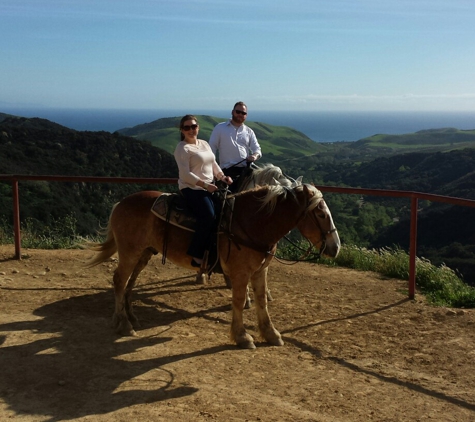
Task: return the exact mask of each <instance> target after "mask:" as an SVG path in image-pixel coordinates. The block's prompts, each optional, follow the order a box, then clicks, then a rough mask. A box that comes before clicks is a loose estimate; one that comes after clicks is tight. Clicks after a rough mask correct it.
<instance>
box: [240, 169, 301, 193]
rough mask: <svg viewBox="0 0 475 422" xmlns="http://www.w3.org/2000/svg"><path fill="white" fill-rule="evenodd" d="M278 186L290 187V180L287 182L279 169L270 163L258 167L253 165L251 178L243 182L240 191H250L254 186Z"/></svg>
mask: <svg viewBox="0 0 475 422" xmlns="http://www.w3.org/2000/svg"><path fill="white" fill-rule="evenodd" d="M279 184H280V185H282V186H289V187H290V186H291V185H292V180H289V179H288V178H287V177H286V176H284V174H283V173H282V170H281V169H280V167H277V166H275V165H274V164H271V163H266V164H262V165H259V166H257V165H254V166H253V167H252V176H251V177H250V178H249V179H246V180H245V181H244V183H243V185H242V186H241V188H240V191H244V190H248V189H252V188H254V187H256V186H265V185H279Z"/></svg>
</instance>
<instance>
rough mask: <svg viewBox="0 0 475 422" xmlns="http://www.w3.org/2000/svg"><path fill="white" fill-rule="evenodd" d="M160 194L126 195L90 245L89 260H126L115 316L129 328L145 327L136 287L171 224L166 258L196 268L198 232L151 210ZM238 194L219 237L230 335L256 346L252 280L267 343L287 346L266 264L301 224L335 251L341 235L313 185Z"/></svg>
mask: <svg viewBox="0 0 475 422" xmlns="http://www.w3.org/2000/svg"><path fill="white" fill-rule="evenodd" d="M160 195H161V192H156V191H144V192H138V193H135V194H133V195H130V196H128V197H126V198H124V199H123V200H122V201H120V202H119V203H118V204H116V206H115V207H114V208H113V210H112V213H111V216H110V219H109V222H108V226H107V238H106V240H105V241H104V242H103V243H96V244H89V245H88V246H89V248H90V249H92V250H95V251H96V252H99V253H98V254H97V255H96V256H95V257H94V258H92V259H91V261H89V263H88V264H89V265H90V266H93V265H97V264H99V263H101V262H104V261H105V260H106V259H108V258H110V257H111V256H112V255H113V254H114V253H116V252H117V253H118V257H119V263H118V266H117V269H116V270H115V272H114V277H113V281H114V291H115V303H116V304H115V312H114V316H113V321H114V325H115V327H116V330H117V332H118V333H120V334H122V335H135V334H136V333H135V331H134V328H133V326H138V320H137V318H136V316H135V315H134V312H133V307H132V299H131V296H132V289H133V287H134V285H135V282H136V280H137V277H138V275H139V274H140V272H141V271H142V270H143V268H145V266H146V265H147V263H148V261H149V260H150V258H151V257H152V255H154V254H157V253H158V252H160V251H161V250H162V248H163V240H164V235H165V233H166V232H167V231H168V236H167V237H168V245H167V258H168V259H169V260H170V261H172V262H173V263H175V264H177V265H179V266H182V267H184V268H187V269H190V270H191V269H193V268H192V267H191V260H190V257H189V256H188V255H187V254H186V250H187V248H188V245H189V243H190V240H191V232H190V231H188V230H183V229H180V228H179V227H176V226H173V225H167V223H166V222H165V221H163V220H161V219H159V218H157V217H155V216H154V215H153V214H152V213H151V212H150V209H151V207H152V205H153V203H154V201H155V200H156V198H157V197H158V196H160ZM233 196H234V199H235V201H234V208H233V209H232V210H231V208H225V212H224V213H225V218H224V220H226V221H228V222H229V223H228V225H227V228H224V229H223V230H222V232H221V233H220V235H219V236H218V252H219V261H220V265H221V268H222V270H223V273H224V274H225V275H226V276H228V277H229V278H230V279H231V281H232V322H231V339H232V340H233V341H235V342H236V344H237V345H238V346H240V347H243V348H255V345H254V341H253V338H252V337H251V336H250V335H249V334H248V333H247V332H246V330H245V328H244V325H243V319H242V313H243V309H244V302H245V296H246V287H247V284H248V282H249V280H250V281H251V284H252V287H253V290H254V297H255V300H256V312H257V319H258V326H259V331H260V334H261V336H262V338H263V339H265V340H266V341H267V342H268V343H270V344H272V345H279V346H280V345H282V344H283V341H282V339H281V336H280V334H279V332H278V331H277V330H276V329H275V328H274V326H273V324H272V322H271V320H270V317H269V314H268V311H267V298H266V284H267V270H268V267H269V265H270V263H271V261H272V259H273V254H274V253H275V251H276V248H277V242H278V241H279V239H281V238H282V237H283V236H284V235H285V234H286V233H288V232H289V230H291V229H293V228H294V227H297V228H298V229H299V230H300V232H301V233H302V234H303V235H304V236H305V237H306V238H308V239H309V240H310V241H311V242H312V243H313V245H315V247H317V248H320V249H321V251H322V253H323V254H324V255H326V256H329V257H335V256H336V255H337V254H338V252H339V249H340V239H339V237H338V233H337V231H336V228H335V226H334V224H333V219H332V217H331V214H330V212H329V210H328V207H327V206H326V204H325V202H324V200H323V196H322V193H321V192H320V191H319V190H318V189H316V188H315V187H314V186H312V185H306V184H304V185H301V184H300V185H298V186H296V187H293V188H288V187H283V186H280V185H278V186H264V187H257V188H255V189H251V190H247V191H244V192H241V193H237V194H235V195H233Z"/></svg>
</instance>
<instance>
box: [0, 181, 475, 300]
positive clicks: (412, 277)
mask: <svg viewBox="0 0 475 422" xmlns="http://www.w3.org/2000/svg"><path fill="white" fill-rule="evenodd" d="M0 180H6V181H10V182H11V183H12V189H13V220H14V221H13V223H14V236H15V258H16V259H21V234H20V201H19V188H18V182H19V181H25V180H29V181H47V182H76V183H140V184H170V185H171V184H176V183H177V182H178V179H176V178H173V179H172V178H170V179H157V178H137V177H87V176H33V175H5V174H4V175H0ZM316 187H317V188H318V189H320V190H321V191H322V192H332V193H342V194H358V195H373V196H389V197H393V198H409V199H410V200H411V226H410V233H409V239H410V241H409V280H408V281H409V285H408V288H409V298H410V299H414V297H415V291H416V249H417V208H418V200H419V199H424V200H428V201H432V202H445V203H448V204H452V205H461V206H467V207H475V200H471V199H462V198H456V197H451V196H442V195H433V194H429V193H422V192H413V191H399V190H384V189H363V188H346V187H337V186H319V185H316Z"/></svg>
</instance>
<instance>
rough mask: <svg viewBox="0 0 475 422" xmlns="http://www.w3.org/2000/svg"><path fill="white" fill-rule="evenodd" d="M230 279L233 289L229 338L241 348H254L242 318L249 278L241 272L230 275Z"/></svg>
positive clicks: (252, 340)
mask: <svg viewBox="0 0 475 422" xmlns="http://www.w3.org/2000/svg"><path fill="white" fill-rule="evenodd" d="M231 279H232V289H233V299H232V320H231V340H232V341H234V342H235V343H236V344H237V345H238V347H241V348H243V349H255V348H256V346H255V344H254V339H253V338H252V337H251V336H250V335H249V334H248V333H247V332H246V329H245V328H244V323H243V319H242V317H243V315H242V314H243V310H244V303H245V301H246V287H247V285H248V280H249V278H248V276H247V275H246V274H241V275H239V276H232V277H231Z"/></svg>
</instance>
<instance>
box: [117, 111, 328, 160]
mask: <svg viewBox="0 0 475 422" xmlns="http://www.w3.org/2000/svg"><path fill="white" fill-rule="evenodd" d="M196 117H197V119H198V122H199V124H200V132H199V138H201V139H204V140H206V141H208V140H209V138H210V135H211V132H212V130H213V128H214V127H215V126H216V125H217V124H218V123H220V122H223V121H225V119H220V118H218V117H212V116H196ZM180 119H181V116H180V117H168V118H162V119H158V120H155V121H153V122H151V123H146V124H142V125H138V126H134V127H132V128H125V129H120V130H118V132H119V133H121V134H122V135H126V136H131V137H133V138H136V139H142V140H147V141H149V142H150V143H151V144H152V145H154V146H157V147H159V148H162V149H164V150H165V151H168V152H170V153H171V154H173V152H174V151H175V147H176V145H177V143H178V142H179V140H180V132H179V129H178V128H179V125H180ZM246 124H247V125H248V126H249V127H250V128H251V129H252V130H254V132H255V133H256V137H257V139H258V140H259V143H260V145H261V148H262V150H263V152H264V156H265V159H266V160H272V158H277V159H282V158H299V157H302V156H306V155H312V154H316V153H318V152H320V151H324V150H326V146H325V144H320V143H316V142H314V141H312V140H311V139H310V138H309V137H307V136H306V135H304V134H303V133H302V132H299V131H297V130H295V129H292V128H289V127H285V126H273V125H268V124H266V123H260V122H246Z"/></svg>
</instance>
